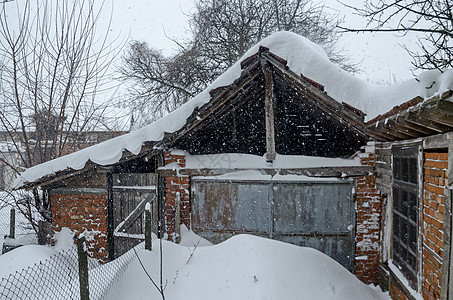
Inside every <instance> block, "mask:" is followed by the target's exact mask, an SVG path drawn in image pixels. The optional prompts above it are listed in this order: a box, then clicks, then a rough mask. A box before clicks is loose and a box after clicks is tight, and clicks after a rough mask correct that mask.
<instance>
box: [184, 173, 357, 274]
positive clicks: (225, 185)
mask: <svg viewBox="0 0 453 300" xmlns="http://www.w3.org/2000/svg"><path fill="white" fill-rule="evenodd" d="M353 184H354V182H353V181H352V180H340V179H331V180H329V181H326V180H323V181H312V182H309V181H297V182H281V181H234V182H231V181H222V180H204V179H195V180H194V181H193V190H192V193H193V203H192V227H193V230H194V231H195V232H197V233H198V234H200V235H201V236H203V237H205V238H207V239H208V240H210V241H212V242H214V243H219V242H221V241H223V240H225V239H227V238H229V237H231V236H232V235H234V234H240V233H250V234H254V235H258V236H262V237H269V238H273V239H276V240H280V241H284V242H288V243H291V244H296V245H299V246H305V247H312V248H315V249H317V250H319V251H321V252H323V253H325V254H327V255H328V256H330V257H332V258H333V259H335V260H336V261H338V262H339V263H341V264H342V265H343V266H344V267H345V268H347V269H348V270H350V271H353V268H354V252H355V250H354V249H355V247H354V232H353V230H352V228H355V226H354V224H355V210H354V201H353V200H354V197H353V186H354V185H353Z"/></svg>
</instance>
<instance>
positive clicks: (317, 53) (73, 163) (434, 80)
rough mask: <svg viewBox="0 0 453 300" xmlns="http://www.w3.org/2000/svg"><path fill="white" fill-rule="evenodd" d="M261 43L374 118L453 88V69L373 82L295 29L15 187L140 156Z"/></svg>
mask: <svg viewBox="0 0 453 300" xmlns="http://www.w3.org/2000/svg"><path fill="white" fill-rule="evenodd" d="M260 46H265V47H267V48H269V50H270V51H271V52H272V53H274V54H276V55H278V56H280V57H281V58H283V59H285V60H287V62H288V67H289V69H290V70H291V71H293V72H294V73H296V74H303V75H304V76H306V77H308V78H310V79H312V80H314V81H316V82H318V83H320V84H322V85H324V87H325V91H326V92H327V93H328V95H330V96H331V97H332V98H334V99H335V100H337V101H339V102H346V103H348V104H350V105H352V106H354V107H356V108H358V109H360V110H362V111H363V112H365V113H366V114H367V118H368V119H371V118H374V117H375V116H377V115H378V114H382V113H385V112H387V111H389V110H390V109H391V108H392V107H394V106H395V105H399V104H401V103H403V102H406V101H408V100H410V99H412V98H414V97H416V96H421V97H424V98H430V97H432V96H434V95H436V94H441V93H443V92H445V91H447V90H449V89H453V70H448V71H446V72H444V73H440V72H439V71H428V72H425V73H422V74H421V75H420V76H418V77H417V78H414V79H411V80H408V81H405V82H402V83H400V84H396V85H391V86H383V85H377V84H371V83H367V82H365V81H363V80H360V79H358V78H356V77H354V76H352V75H351V74H349V73H347V72H345V71H343V70H342V69H340V68H339V67H338V66H337V65H335V64H333V63H332V62H331V61H329V59H328V58H327V55H326V54H325V52H324V51H323V50H322V49H321V48H320V47H319V46H318V45H316V44H314V43H312V42H311V41H309V40H308V39H306V38H304V37H301V36H299V35H297V34H294V33H291V32H278V33H275V34H273V35H271V36H269V37H267V38H265V39H264V40H262V41H261V42H259V43H258V44H256V45H255V46H253V47H252V48H251V49H250V50H249V51H247V53H246V54H245V55H244V56H243V57H242V58H241V59H239V60H238V62H236V63H235V64H234V65H233V66H232V67H231V68H229V69H228V70H227V71H226V72H225V73H223V74H222V75H220V76H219V77H218V78H217V79H216V80H215V81H214V82H213V83H212V84H211V85H209V86H208V87H207V88H206V89H205V90H204V91H203V92H201V93H200V94H198V95H197V96H195V97H194V98H192V99H191V100H190V101H188V102H187V103H185V104H184V105H183V106H181V107H180V108H179V109H177V110H175V111H173V112H172V113H170V114H168V115H167V116H165V117H164V118H162V119H160V120H157V121H156V122H154V123H152V124H150V125H147V126H145V127H143V128H141V129H138V130H135V131H133V132H131V133H129V134H125V135H123V136H119V137H116V138H114V139H111V140H108V141H106V142H103V143H100V144H97V145H95V146H92V147H89V148H86V149H83V150H80V151H77V152H75V153H72V154H69V155H66V156H63V157H60V158H57V159H54V160H51V161H49V162H46V163H43V164H40V165H38V166H35V167H32V168H29V169H27V170H26V171H25V172H23V173H22V174H21V175H19V176H18V178H17V179H16V181H15V182H14V187H15V188H18V187H20V186H21V185H23V184H24V183H26V182H32V181H35V180H37V179H39V178H41V177H43V176H45V175H48V174H53V173H55V172H58V171H62V170H65V169H68V168H71V169H75V170H79V169H82V168H83V167H84V166H85V164H86V163H87V161H89V160H91V161H92V162H94V163H96V164H100V165H109V164H113V163H116V162H118V161H119V160H120V158H121V155H122V153H123V151H124V150H128V151H129V152H131V153H133V154H138V153H139V152H140V150H141V147H142V145H143V143H144V142H145V141H160V140H162V138H163V137H164V134H165V133H166V132H167V133H173V132H175V131H177V130H179V129H180V128H182V126H183V125H184V124H185V122H186V120H187V118H188V117H189V116H190V115H191V114H192V112H193V111H194V109H195V108H197V107H201V106H203V105H204V104H206V103H207V102H209V100H210V95H209V91H211V90H212V89H214V88H217V87H220V86H226V85H230V84H232V83H233V82H234V80H235V79H237V78H239V77H240V74H241V66H240V62H241V61H242V60H244V59H245V58H247V57H250V56H251V55H253V54H255V53H256V52H258V49H259V47H260Z"/></svg>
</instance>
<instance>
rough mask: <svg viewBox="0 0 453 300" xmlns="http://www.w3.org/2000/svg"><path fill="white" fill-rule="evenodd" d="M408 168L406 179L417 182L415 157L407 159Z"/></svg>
mask: <svg viewBox="0 0 453 300" xmlns="http://www.w3.org/2000/svg"><path fill="white" fill-rule="evenodd" d="M408 163H409V169H408V181H409V182H411V183H417V181H418V178H417V177H418V176H417V159H416V158H411V159H408Z"/></svg>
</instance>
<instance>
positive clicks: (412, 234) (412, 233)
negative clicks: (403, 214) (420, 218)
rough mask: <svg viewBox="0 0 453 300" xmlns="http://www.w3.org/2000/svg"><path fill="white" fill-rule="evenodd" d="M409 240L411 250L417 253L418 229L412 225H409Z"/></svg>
mask: <svg viewBox="0 0 453 300" xmlns="http://www.w3.org/2000/svg"><path fill="white" fill-rule="evenodd" d="M408 239H409V249H411V250H412V251H413V252H414V253H417V227H416V226H414V225H412V224H410V225H409V233H408Z"/></svg>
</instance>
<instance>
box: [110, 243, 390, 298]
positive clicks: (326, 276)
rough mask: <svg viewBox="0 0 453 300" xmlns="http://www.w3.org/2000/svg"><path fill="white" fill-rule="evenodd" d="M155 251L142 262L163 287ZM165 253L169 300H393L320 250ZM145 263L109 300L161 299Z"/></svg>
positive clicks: (175, 248) (180, 249)
mask: <svg viewBox="0 0 453 300" xmlns="http://www.w3.org/2000/svg"><path fill="white" fill-rule="evenodd" d="M193 236H194V237H195V235H193ZM192 244H195V245H196V244H197V242H196V240H194V241H193V243H192ZM153 249H154V250H153V251H151V252H150V251H146V250H141V251H139V252H138V256H139V257H140V261H141V262H142V263H143V265H144V267H145V269H146V271H147V272H148V273H149V275H150V276H151V277H152V278H153V279H154V280H155V281H156V282H157V284H159V264H160V260H159V242H158V240H154V244H153ZM162 253H163V285H164V286H165V291H164V293H165V297H166V299H186V300H191V299H193V300H200V299H202V300H203V299H217V300H222V299H225V300H230V299H347V300H354V299H357V300H363V299H371V300H372V299H389V297H388V295H386V294H385V293H382V292H379V291H377V290H375V289H373V288H371V287H368V286H366V285H365V284H363V283H362V282H360V281H359V280H358V279H357V278H356V277H355V276H354V275H352V274H351V273H349V272H348V271H347V270H346V269H344V268H343V267H342V266H341V265H340V264H338V263H337V262H335V261H334V260H332V259H331V258H329V257H328V256H326V255H324V254H322V253H321V252H319V251H317V250H314V249H311V248H303V247H298V246H294V245H290V244H286V243H283V242H278V241H275V240H269V239H265V238H259V237H256V236H251V235H238V236H234V237H232V238H230V239H228V240H227V241H225V242H223V243H221V244H218V245H214V246H206V247H201V246H200V245H198V246H197V247H185V246H181V245H177V244H174V243H172V242H167V241H163V251H162ZM140 261H139V260H138V259H137V258H135V259H134V260H133V261H132V263H131V264H130V265H129V267H128V269H127V270H126V272H125V273H124V275H123V277H122V279H121V280H120V281H119V282H118V284H117V285H116V286H114V287H113V288H112V290H111V291H110V293H109V295H108V297H107V298H108V299H128V300H133V299H145V298H146V299H160V294H159V293H158V291H157V290H156V288H155V287H154V286H153V284H152V283H151V281H150V280H149V278H148V277H147V275H146V274H145V272H144V270H143V268H142V267H141V265H140Z"/></svg>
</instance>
